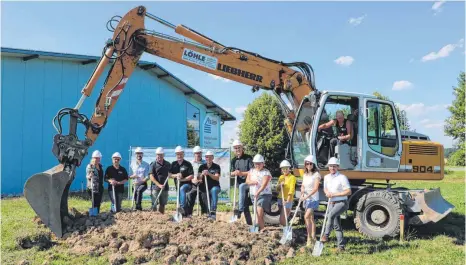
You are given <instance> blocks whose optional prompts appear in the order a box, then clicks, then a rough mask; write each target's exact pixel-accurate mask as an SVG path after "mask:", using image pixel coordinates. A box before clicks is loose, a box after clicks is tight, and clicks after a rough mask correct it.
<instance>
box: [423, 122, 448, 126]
mask: <svg viewBox="0 0 466 265" xmlns="http://www.w3.org/2000/svg"><path fill="white" fill-rule="evenodd" d="M443 126H444V122H442V121H440V122H434V123H427V124H424V128H442V127H443Z"/></svg>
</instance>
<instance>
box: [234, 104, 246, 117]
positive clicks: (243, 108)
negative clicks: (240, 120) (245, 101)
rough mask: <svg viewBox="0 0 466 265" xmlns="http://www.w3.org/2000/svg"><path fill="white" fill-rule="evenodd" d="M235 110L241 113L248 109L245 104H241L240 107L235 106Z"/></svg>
mask: <svg viewBox="0 0 466 265" xmlns="http://www.w3.org/2000/svg"><path fill="white" fill-rule="evenodd" d="M235 111H236V113H238V114H240V115H241V114H243V113H244V112H245V111H246V107H245V106H239V107H237V108H235Z"/></svg>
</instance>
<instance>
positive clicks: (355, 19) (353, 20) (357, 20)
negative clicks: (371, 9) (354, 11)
mask: <svg viewBox="0 0 466 265" xmlns="http://www.w3.org/2000/svg"><path fill="white" fill-rule="evenodd" d="M364 18H366V14H364V15H362V16H360V17H352V18H350V19H349V20H348V23H350V24H351V25H353V26H357V25H359V24H361V23H362V21H363V20H364Z"/></svg>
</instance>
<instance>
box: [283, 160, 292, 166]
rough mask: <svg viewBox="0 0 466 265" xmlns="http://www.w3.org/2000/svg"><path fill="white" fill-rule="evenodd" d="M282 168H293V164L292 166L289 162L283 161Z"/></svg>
mask: <svg viewBox="0 0 466 265" xmlns="http://www.w3.org/2000/svg"><path fill="white" fill-rule="evenodd" d="M282 167H291V164H290V162H288V160H283V161H282V162H281V163H280V168H282Z"/></svg>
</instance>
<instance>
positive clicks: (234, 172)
mask: <svg viewBox="0 0 466 265" xmlns="http://www.w3.org/2000/svg"><path fill="white" fill-rule="evenodd" d="M233 148H234V150H235V154H236V156H235V157H234V158H233V159H232V160H231V176H233V178H236V181H237V186H238V189H239V196H238V197H239V202H238V210H236V209H235V210H234V211H235V214H236V216H237V217H238V219H240V218H241V214H242V213H244V218H245V219H246V223H247V224H248V225H252V218H251V212H250V211H249V206H250V205H252V202H251V198H250V196H249V185H248V184H246V177H247V176H248V172H249V170H251V169H252V168H254V164H253V163H252V156H250V155H248V154H246V153H244V147H243V144H242V143H241V142H240V141H239V140H235V141H233ZM233 185H234V184H233Z"/></svg>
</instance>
